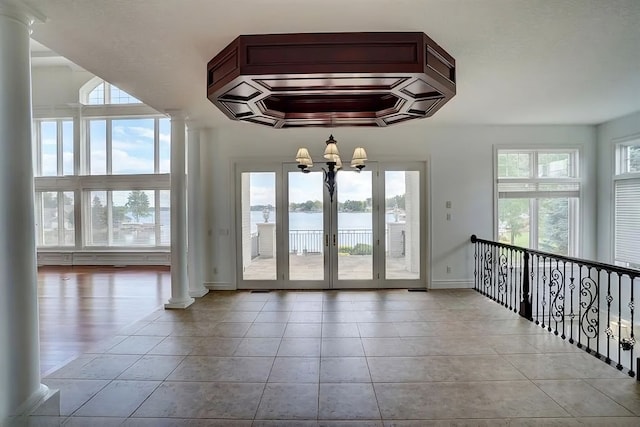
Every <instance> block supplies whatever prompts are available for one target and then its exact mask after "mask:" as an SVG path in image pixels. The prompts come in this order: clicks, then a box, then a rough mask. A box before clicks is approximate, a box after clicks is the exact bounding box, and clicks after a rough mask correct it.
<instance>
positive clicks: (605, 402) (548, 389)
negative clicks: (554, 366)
mask: <svg viewBox="0 0 640 427" xmlns="http://www.w3.org/2000/svg"><path fill="white" fill-rule="evenodd" d="M534 383H535V384H536V385H537V386H538V387H540V389H542V391H544V392H545V393H547V395H549V396H551V398H552V399H553V400H555V401H556V402H558V404H560V406H562V407H563V408H564V409H565V410H566V411H567V412H569V413H570V414H571V415H573V416H574V417H590V416H605V417H606V416H609V417H624V416H630V415H633V414H632V413H631V412H629V411H628V410H626V409H625V408H623V407H622V406H620V405H618V404H617V403H616V402H614V401H613V400H611V399H609V398H608V397H607V396H605V395H604V394H603V393H601V392H600V391H598V390H597V389H596V388H594V387H592V386H591V385H589V384H588V383H587V382H585V381H582V380H559V381H554V380H544V381H541V380H538V381H534Z"/></svg>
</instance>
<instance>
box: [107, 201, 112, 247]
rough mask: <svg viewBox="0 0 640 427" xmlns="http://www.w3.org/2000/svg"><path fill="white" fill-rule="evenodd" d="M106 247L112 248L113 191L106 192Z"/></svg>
mask: <svg viewBox="0 0 640 427" xmlns="http://www.w3.org/2000/svg"><path fill="white" fill-rule="evenodd" d="M107 246H113V191H111V190H108V191H107Z"/></svg>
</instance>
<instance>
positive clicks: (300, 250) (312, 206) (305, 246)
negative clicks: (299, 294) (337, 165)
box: [286, 171, 328, 281]
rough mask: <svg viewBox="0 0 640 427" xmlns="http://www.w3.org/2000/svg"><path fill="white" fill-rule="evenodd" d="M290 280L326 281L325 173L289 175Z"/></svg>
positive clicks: (294, 173) (295, 173)
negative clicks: (323, 174)
mask: <svg viewBox="0 0 640 427" xmlns="http://www.w3.org/2000/svg"><path fill="white" fill-rule="evenodd" d="M288 179H289V180H288V184H289V185H288V189H289V192H288V199H287V200H288V203H289V207H288V209H289V210H288V236H286V238H287V239H288V242H289V280H305V281H309V280H313V281H318V280H324V278H325V260H324V257H325V252H324V248H325V244H326V242H325V239H326V238H327V237H328V235H327V234H326V233H325V231H324V228H325V226H324V224H325V221H324V218H325V216H324V208H325V206H324V202H323V200H324V191H325V189H324V183H323V176H322V172H309V173H301V172H300V171H296V172H293V171H292V172H289V173H288Z"/></svg>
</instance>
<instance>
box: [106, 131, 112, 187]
mask: <svg viewBox="0 0 640 427" xmlns="http://www.w3.org/2000/svg"><path fill="white" fill-rule="evenodd" d="M112 126H113V122H112V119H107V120H106V124H105V128H106V129H105V131H106V135H105V137H106V144H105V145H106V146H105V150H106V155H107V156H106V157H107V173H106V174H107V175H111V174H112V170H113V143H112V141H111V137H112Z"/></svg>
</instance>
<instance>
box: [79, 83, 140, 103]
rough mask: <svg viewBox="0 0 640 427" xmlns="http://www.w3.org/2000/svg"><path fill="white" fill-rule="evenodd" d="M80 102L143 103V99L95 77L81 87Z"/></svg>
mask: <svg viewBox="0 0 640 427" xmlns="http://www.w3.org/2000/svg"><path fill="white" fill-rule="evenodd" d="M80 103H82V104H85V105H105V104H141V103H142V101H140V100H139V99H137V98H135V97H133V96H131V95H129V94H128V93H127V92H125V91H123V90H122V89H120V88H119V87H117V86H114V85H112V84H111V83H109V82H105V81H104V80H102V79H101V78H99V77H95V78H93V79H91V80H89V81H88V82H87V83H86V84H85V85H84V86H82V88H81V89H80Z"/></svg>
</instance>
